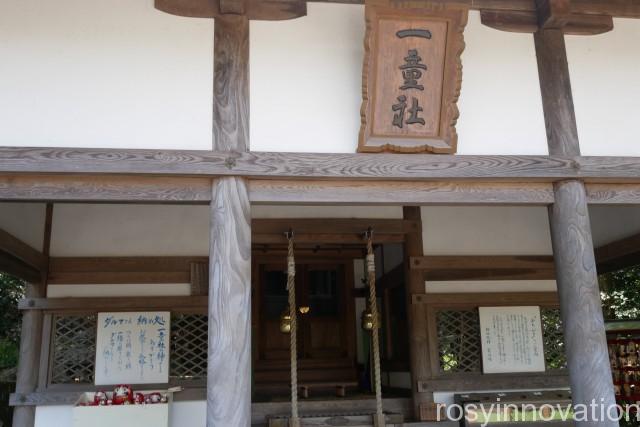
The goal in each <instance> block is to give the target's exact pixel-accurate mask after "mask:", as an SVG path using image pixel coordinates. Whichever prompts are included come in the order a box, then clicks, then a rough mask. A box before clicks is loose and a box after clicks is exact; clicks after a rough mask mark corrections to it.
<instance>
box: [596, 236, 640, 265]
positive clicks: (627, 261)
mask: <svg viewBox="0 0 640 427" xmlns="http://www.w3.org/2000/svg"><path fill="white" fill-rule="evenodd" d="M595 255H596V260H597V262H598V273H599V274H602V273H608V272H610V271H616V270H620V269H622V268H625V267H630V266H635V265H639V264H640V234H635V235H633V236H630V237H626V238H624V239H621V240H618V241H615V242H611V243H608V244H606V245H603V246H600V247H599V248H596V249H595Z"/></svg>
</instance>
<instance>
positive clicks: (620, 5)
mask: <svg viewBox="0 0 640 427" xmlns="http://www.w3.org/2000/svg"><path fill="white" fill-rule="evenodd" d="M314 2H319V3H342V4H363V3H364V0H314ZM430 2H431V3H434V4H446V5H451V6H464V7H468V8H469V9H471V10H480V11H483V10H489V11H506V12H536V3H535V0H430ZM571 13H574V14H583V15H609V16H613V17H615V18H640V4H638V2H637V0H575V1H573V2H572V4H571Z"/></svg>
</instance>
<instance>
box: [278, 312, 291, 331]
mask: <svg viewBox="0 0 640 427" xmlns="http://www.w3.org/2000/svg"><path fill="white" fill-rule="evenodd" d="M280 332H282V333H283V334H290V333H291V315H290V314H289V307H287V308H286V309H285V310H284V311H283V312H282V314H281V315H280Z"/></svg>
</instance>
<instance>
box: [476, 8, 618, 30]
mask: <svg viewBox="0 0 640 427" xmlns="http://www.w3.org/2000/svg"><path fill="white" fill-rule="evenodd" d="M480 19H481V21H482V23H483V24H484V25H486V26H487V27H491V28H493V29H496V30H500V31H508V32H512V33H535V32H536V31H538V29H539V23H538V16H537V15H536V13H535V12H520V11H515V12H511V11H510V12H501V11H491V10H483V11H481V12H480ZM611 30H613V18H611V16H608V15H575V14H571V15H569V16H568V17H567V18H566V23H565V24H564V26H563V32H564V34H567V35H576V36H592V35H597V34H603V33H607V32H609V31H611Z"/></svg>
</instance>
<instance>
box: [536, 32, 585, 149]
mask: <svg viewBox="0 0 640 427" xmlns="http://www.w3.org/2000/svg"><path fill="white" fill-rule="evenodd" d="M534 41H535V46H536V57H537V59H538V74H539V77H540V89H541V92H542V107H543V110H544V118H545V125H546V128H547V140H548V145H549V153H553V154H555V155H559V156H579V155H580V144H579V141H578V128H577V126H576V116H575V111H574V108H573V95H572V92H571V81H570V78H569V65H568V64H567V51H566V48H565V43H564V35H563V33H562V30H559V29H554V30H544V31H539V32H537V33H535V34H534Z"/></svg>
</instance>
